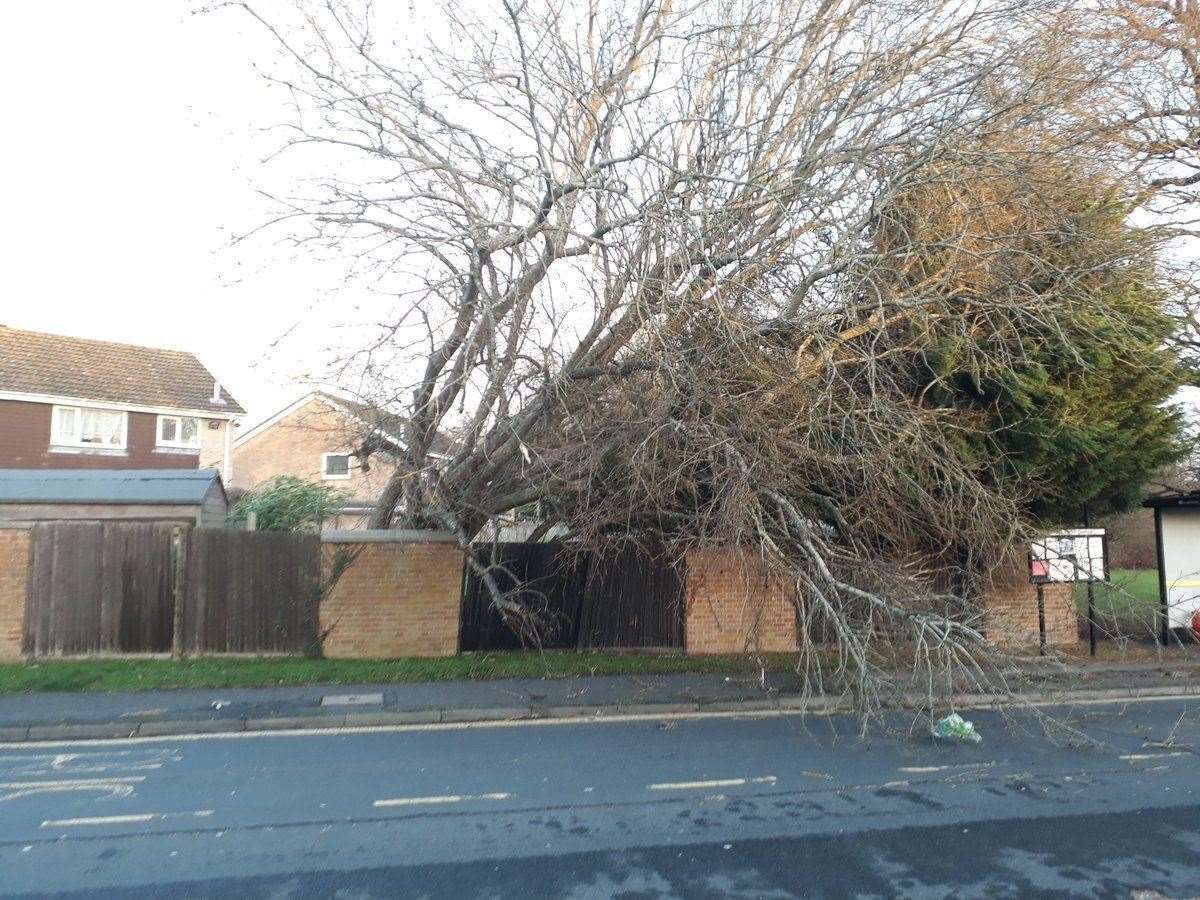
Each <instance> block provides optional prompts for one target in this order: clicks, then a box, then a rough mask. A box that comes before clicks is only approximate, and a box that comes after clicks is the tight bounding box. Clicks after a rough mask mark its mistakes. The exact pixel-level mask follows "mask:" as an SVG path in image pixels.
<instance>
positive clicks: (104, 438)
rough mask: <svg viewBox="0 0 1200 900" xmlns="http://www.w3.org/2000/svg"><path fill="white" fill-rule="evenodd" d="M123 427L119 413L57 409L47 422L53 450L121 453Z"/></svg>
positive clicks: (73, 408) (78, 408)
mask: <svg viewBox="0 0 1200 900" xmlns="http://www.w3.org/2000/svg"><path fill="white" fill-rule="evenodd" d="M126 426H127V420H126V414H125V413H124V412H121V411H119V410H113V409H90V408H88V407H86V406H56V407H54V412H53V414H52V416H51V421H50V443H51V445H52V446H55V447H94V448H97V449H104V450H124V449H125V434H126Z"/></svg>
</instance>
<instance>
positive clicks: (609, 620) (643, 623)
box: [459, 542, 683, 651]
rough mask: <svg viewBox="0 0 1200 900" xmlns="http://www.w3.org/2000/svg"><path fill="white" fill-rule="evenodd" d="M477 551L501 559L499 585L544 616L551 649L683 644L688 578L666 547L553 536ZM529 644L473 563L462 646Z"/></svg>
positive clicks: (496, 572) (544, 636) (496, 573)
mask: <svg viewBox="0 0 1200 900" xmlns="http://www.w3.org/2000/svg"><path fill="white" fill-rule="evenodd" d="M474 552H475V554H476V558H477V559H478V560H479V561H480V562H482V563H486V562H488V561H489V560H492V559H495V561H497V562H499V563H501V564H502V568H500V567H497V568H493V569H492V573H493V577H494V578H495V579H496V582H497V586H498V587H500V588H501V589H502V590H505V591H513V592H514V593H515V595H516V596H515V597H514V599H517V600H518V601H519V602H521V603H524V604H525V605H527V606H528V607H529V608H530V609H531V610H532V611H533V612H534V613H535V614H536V615H537V616H538V617H539V618H541V619H542V622H543V628H542V633H541V635H540V637H541V645H542V647H543V649H547V650H549V649H575V648H578V649H592V648H600V647H631V648H632V647H682V646H683V579H682V576H681V574H680V572H679V570H678V569H677V568H676V567H675V566H674V565H673V564H672V563H671V561H670V560H668V559H667V558H666V556H665V554H664V553H663V552H662V551H661V550H656V551H654V552H647V551H644V550H641V549H638V548H637V547H632V546H631V547H626V548H622V549H610V550H607V551H606V552H604V553H595V552H593V551H587V552H578V551H577V550H574V549H573V548H570V547H564V546H563V545H561V544H557V543H553V542H550V543H501V544H496V545H483V546H481V547H479V548H477V549H476V550H475V551H474ZM493 554H494V557H493ZM526 644H528V641H523V640H522V636H521V635H519V634H517V633H516V632H515V631H513V630H512V629H511V628H510V627H509V626H508V625H507V624H506V623H505V622H504V621H503V619H502V617H501V616H500V614H499V613H498V612H497V611H496V609H495V608H494V606H493V604H492V600H491V595H490V593H489V592H488V589H487V586H486V585H485V584H484V583H483V579H482V578H480V577H479V575H478V573H477V572H475V571H474V570H472V569H471V567H470V566H468V567H467V570H466V572H465V575H464V578H463V601H462V625H461V631H460V638H459V646H460V648H461V649H462V650H464V651H466V650H513V649H517V648H519V647H521V646H524V645H526Z"/></svg>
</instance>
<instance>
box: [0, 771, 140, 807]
mask: <svg viewBox="0 0 1200 900" xmlns="http://www.w3.org/2000/svg"><path fill="white" fill-rule="evenodd" d="M145 780H146V776H145V775H130V776H126V777H124V778H70V779H63V780H61V781H7V782H0V791H7V792H8V793H5V794H4V795H2V796H0V801H4V800H15V799H17V798H18V797H30V796H33V795H34V794H59V793H64V792H68V791H107V792H108V794H109V797H110V798H118V797H128V796H129V795H130V794H132V793H133V786H134V785H135V784H138V783H140V782H143V781H145Z"/></svg>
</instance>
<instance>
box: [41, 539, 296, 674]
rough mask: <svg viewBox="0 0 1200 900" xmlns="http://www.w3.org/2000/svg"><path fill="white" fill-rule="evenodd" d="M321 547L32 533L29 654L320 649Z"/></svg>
mask: <svg viewBox="0 0 1200 900" xmlns="http://www.w3.org/2000/svg"><path fill="white" fill-rule="evenodd" d="M319 572H320V552H319V542H318V539H317V538H316V537H315V536H303V535H282V534H267V533H257V532H244V531H226V530H222V529H190V528H183V527H179V526H171V525H155V524H141V523H129V522H70V523H67V522H54V523H46V524H39V525H35V526H34V527H33V529H32V534H31V547H30V555H29V578H28V579H27V592H26V608H25V635H24V642H23V645H24V646H23V649H24V652H25V653H26V654H29V655H32V656H61V655H75V654H88V653H166V652H170V651H175V652H177V653H180V652H192V653H227V652H246V653H250V652H264V653H275V652H297V651H306V650H309V649H311V648H312V647H314V646H315V643H316V633H317V603H318V600H319V577H320V575H319Z"/></svg>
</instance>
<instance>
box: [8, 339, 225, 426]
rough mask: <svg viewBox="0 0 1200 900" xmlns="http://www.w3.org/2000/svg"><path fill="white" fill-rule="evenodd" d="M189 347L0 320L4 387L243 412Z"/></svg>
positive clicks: (155, 404)
mask: <svg viewBox="0 0 1200 900" xmlns="http://www.w3.org/2000/svg"><path fill="white" fill-rule="evenodd" d="M215 381H216V379H215V378H214V377H213V375H212V373H210V372H209V371H208V369H206V368H204V366H203V365H202V364H201V363H200V360H198V359H196V357H195V356H194V355H193V354H191V353H186V352H184V351H182V350H162V349H160V348H157V347H140V346H137V345H135V344H115V343H110V342H108V341H93V340H88V339H86V338H77V337H66V336H63V335H57V334H44V333H42V332H37V331H19V330H18V329H15V328H8V327H6V326H4V325H0V391H15V392H19V393H23V394H48V395H52V396H56V397H75V398H78V399H80V400H101V401H105V402H108V403H129V404H132V405H136V406H161V407H166V408H169V409H194V410H208V411H211V412H222V413H234V414H242V413H244V412H245V410H244V409H242V407H241V406H240V405H239V404H238V402H237V401H236V400H234V399H233V397H231V396H230V395H229V393H228V392H227V391H225V390H224V389H223V388H222V390H221V397H222V398H223V399H224V400H225V402H224V403H214V402H213V399H212V395H213V384H214V383H215Z"/></svg>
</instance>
